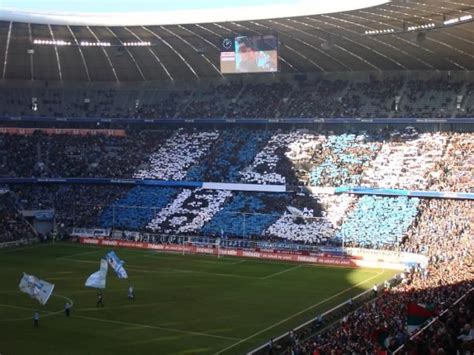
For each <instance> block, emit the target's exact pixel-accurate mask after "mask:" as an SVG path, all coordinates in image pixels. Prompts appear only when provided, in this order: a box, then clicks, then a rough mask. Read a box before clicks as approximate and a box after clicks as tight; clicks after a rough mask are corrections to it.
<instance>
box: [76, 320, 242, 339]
mask: <svg viewBox="0 0 474 355" xmlns="http://www.w3.org/2000/svg"><path fill="white" fill-rule="evenodd" d="M73 317H75V318H82V319H87V320H95V321H99V322H106V323H115V324H123V325H130V326H136V327H142V328H151V329H158V330H164V331H169V332H174V333H181V334H190V335H199V336H205V337H209V338H218V339H225V340H240V339H239V338H232V337H226V336H223V335H217V334H209V333H202V332H193V331H190V330H182V329H174V328H166V327H160V326H157V325H149V324H140V323H131V322H123V321H119V320H111V319H102V318H94V317H86V316H78V315H73Z"/></svg>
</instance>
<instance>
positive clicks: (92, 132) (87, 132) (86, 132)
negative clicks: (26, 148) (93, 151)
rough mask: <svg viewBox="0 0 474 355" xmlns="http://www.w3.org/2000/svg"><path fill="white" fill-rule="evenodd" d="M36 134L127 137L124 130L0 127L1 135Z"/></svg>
mask: <svg viewBox="0 0 474 355" xmlns="http://www.w3.org/2000/svg"><path fill="white" fill-rule="evenodd" d="M35 132H42V133H46V134H49V135H54V134H68V135H71V136H108V137H125V136H126V135H127V133H126V132H125V130H124V129H87V128H23V127H0V133H7V134H12V135H22V136H31V135H32V134H34V133H35Z"/></svg>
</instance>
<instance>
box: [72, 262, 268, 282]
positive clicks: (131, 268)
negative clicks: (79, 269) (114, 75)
mask: <svg viewBox="0 0 474 355" xmlns="http://www.w3.org/2000/svg"><path fill="white" fill-rule="evenodd" d="M63 260H69V261H74V262H77V263H87V264H91V263H93V264H96V262H95V261H89V260H79V259H66V258H65V259H63ZM127 270H132V271H137V272H145V273H154V274H160V273H170V272H176V273H183V274H186V273H188V274H203V275H216V276H223V277H234V278H239V279H252V280H260V279H261V278H260V277H253V276H244V275H234V274H223V273H217V272H205V271H196V270H184V269H171V268H163V269H161V270H148V269H143V268H137V267H134V266H128V267H127Z"/></svg>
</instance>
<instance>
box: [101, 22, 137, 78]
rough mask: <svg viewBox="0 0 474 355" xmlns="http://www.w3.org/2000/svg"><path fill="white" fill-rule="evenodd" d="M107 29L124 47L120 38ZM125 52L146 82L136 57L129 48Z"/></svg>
mask: <svg viewBox="0 0 474 355" xmlns="http://www.w3.org/2000/svg"><path fill="white" fill-rule="evenodd" d="M106 29H107V30H108V31H109V32H110V33H111V34H112V36H114V37H115V38H116V39H117V41H119V42H120V44H121V45H122V46H123V42H122V40H121V39H120V38H118V36H117V35H116V34H115V33H114V32H113V31H112V30H111V29H110V27H106ZM124 48H125V50H126V51H127V54H128V55H129V56H130V59H131V60H132V62H133V64H135V68H137V70H138V72H139V73H140V76H141V77H142V80H143V81H146V78H145V75H143V71H142V68H140V66H139V65H138V63H137V61H136V60H135V57H134V56H133V54H132V53H131V52H130V51H129V49H128V48H127V47H125V46H124Z"/></svg>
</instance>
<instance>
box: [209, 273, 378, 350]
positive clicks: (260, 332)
mask: <svg viewBox="0 0 474 355" xmlns="http://www.w3.org/2000/svg"><path fill="white" fill-rule="evenodd" d="M384 272H385V271H384V270H382V271H380V272H379V273H378V274H376V275H374V276H372V277H369V278H368V279H366V280H364V281H361V282H359V283H357V284H355V285H354V286H351V287H349V288H346V289H345V290H342V291H341V292H338V293H336V294H334V295H332V296H331V297H328V298H326V299H324V300H322V301H319V302H318V303H315V304H313V305H311V306H309V307H307V308H305V309H303V310H301V311H299V312H296V313H295V314H293V315H291V316H289V317H287V318H285V319H282V320H281V321H279V322H277V323H275V324H272V325H271V326H269V327H267V328H265V329H263V330H260V331H259V332H257V333H254V334H252V335H250V336H248V337H247V338H245V339H241V340H239V341H238V342H236V343H234V344H232V345H230V346H228V347H227V348H224V349H222V350H219V351H218V352H217V353H216V354H215V355H218V354H222V353H223V352H225V351H227V350H229V349H232V348H233V347H235V346H237V345H239V344H242V343H245V342H246V341H248V340H250V339H252V338H254V337H256V336H257V335H260V334H262V333H265V332H267V331H269V330H270V329H272V328H275V327H276V326H279V325H280V324H283V323H285V322H287V321H289V320H290V319H293V318H295V317H297V316H299V315H300V314H303V313H305V312H307V311H309V310H311V309H313V308H315V307H317V306H319V305H321V304H323V303H326V302H328V301H330V300H332V299H333V298H336V297H338V296H340V295H342V294H344V293H346V292H347V291H350V290H352V289H353V288H356V287H357V286H360V285H362V284H364V283H366V282H369V281H370V280H373V279H375V278H376V277H378V276H380V275H382V274H383V273H384Z"/></svg>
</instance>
